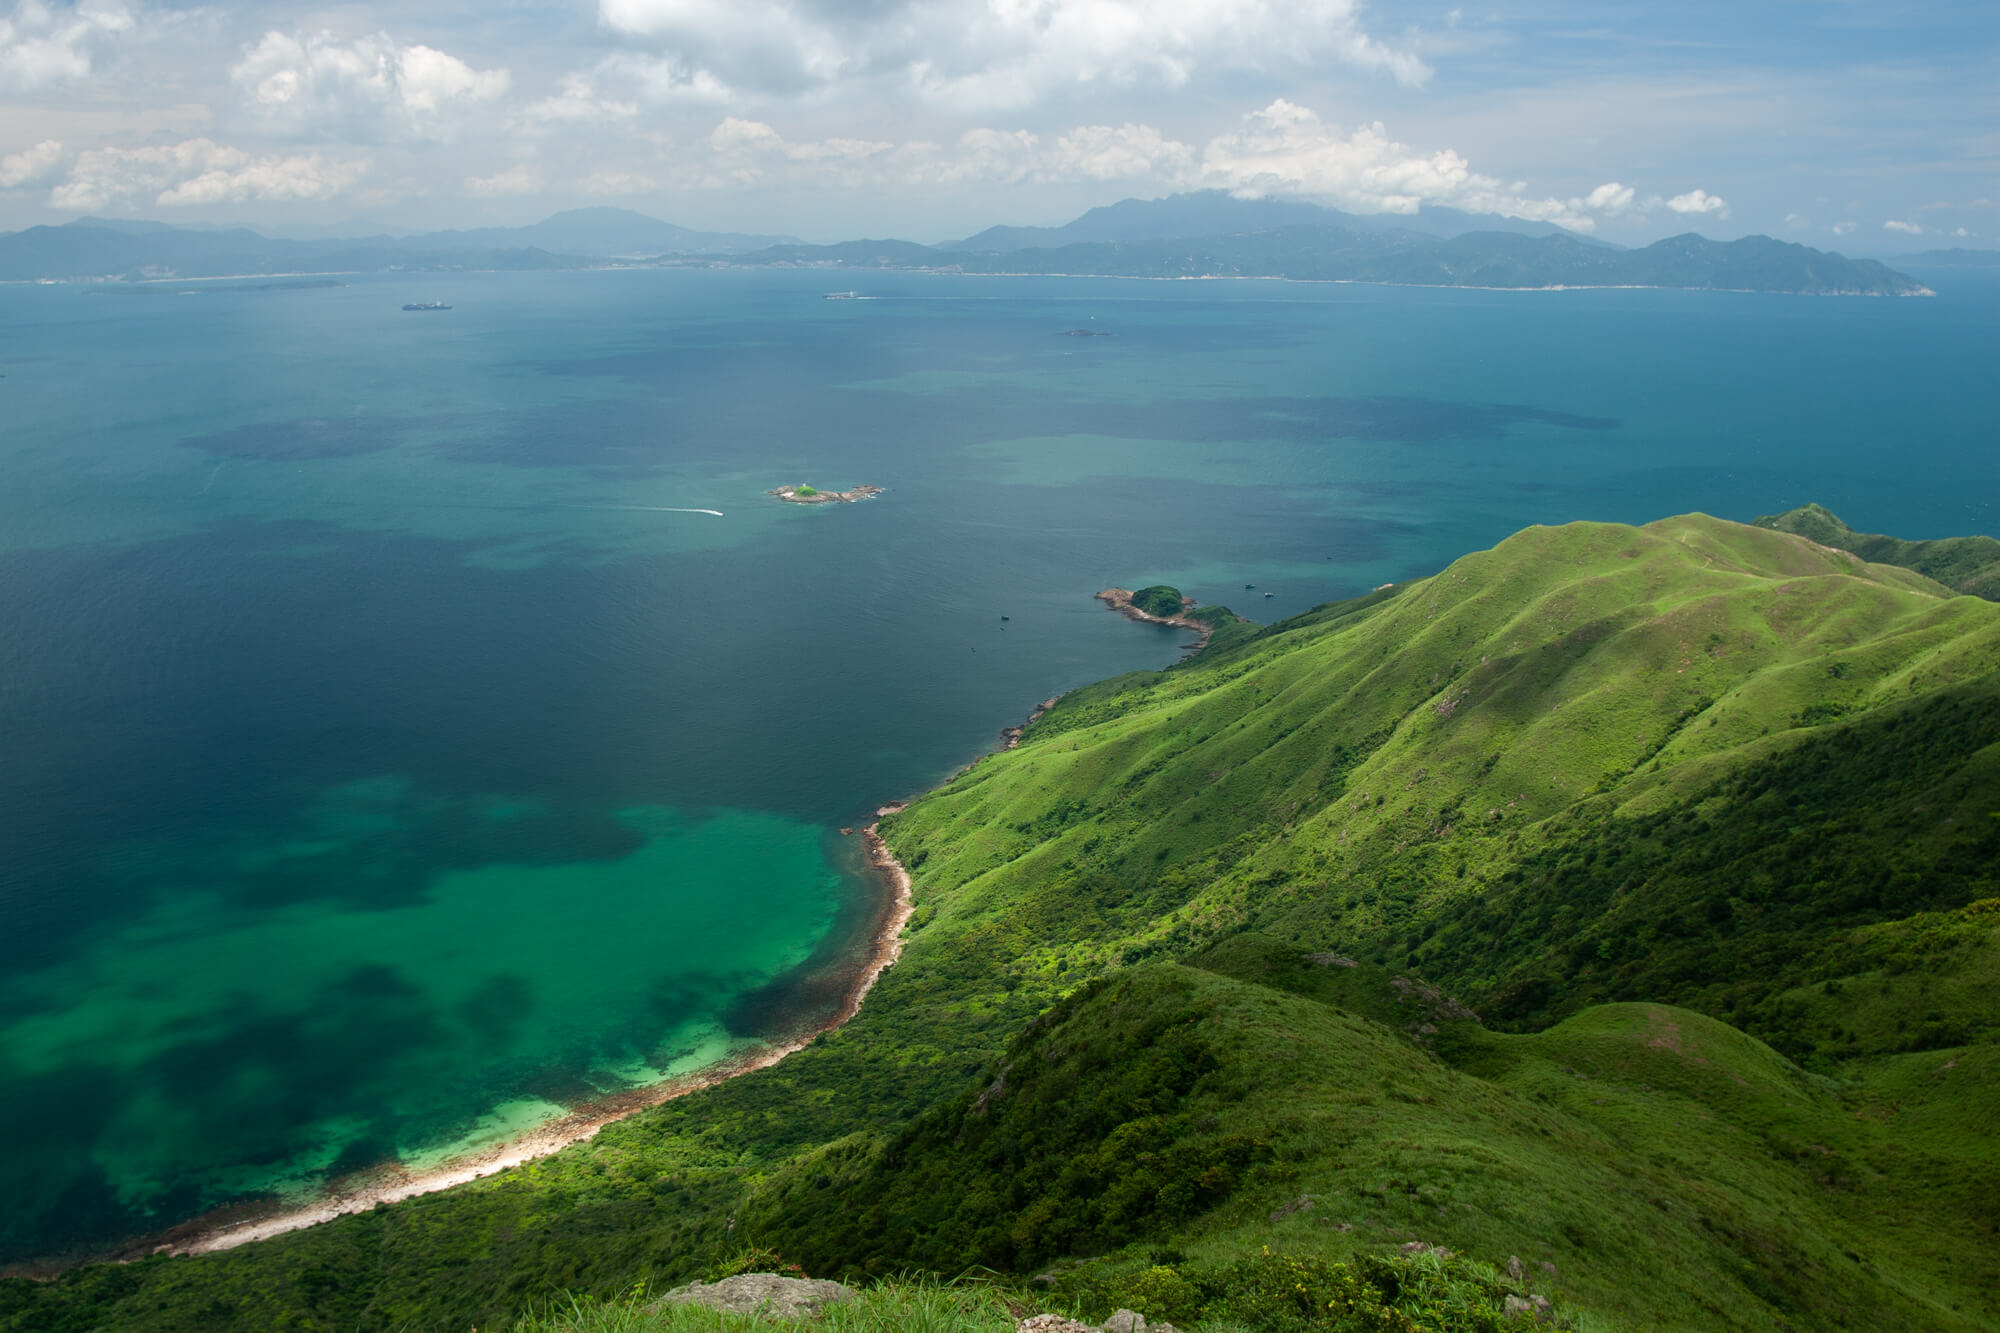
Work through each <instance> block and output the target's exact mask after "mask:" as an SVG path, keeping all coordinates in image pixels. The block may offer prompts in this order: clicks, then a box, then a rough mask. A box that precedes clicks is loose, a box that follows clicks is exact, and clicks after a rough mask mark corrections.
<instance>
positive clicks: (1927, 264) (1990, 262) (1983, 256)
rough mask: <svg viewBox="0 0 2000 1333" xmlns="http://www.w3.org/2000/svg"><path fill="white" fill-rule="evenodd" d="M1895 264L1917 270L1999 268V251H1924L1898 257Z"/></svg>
mask: <svg viewBox="0 0 2000 1333" xmlns="http://www.w3.org/2000/svg"><path fill="white" fill-rule="evenodd" d="M1896 262H1897V263H1899V264H1911V265H1915V266H1916V267H1918V268H2000V250H1958V249H1953V250H1925V251H1924V252H1923V253H1921V254H1914V255H1899V256H1897V258H1896Z"/></svg>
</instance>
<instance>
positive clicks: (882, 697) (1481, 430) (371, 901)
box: [0, 271, 2000, 1262]
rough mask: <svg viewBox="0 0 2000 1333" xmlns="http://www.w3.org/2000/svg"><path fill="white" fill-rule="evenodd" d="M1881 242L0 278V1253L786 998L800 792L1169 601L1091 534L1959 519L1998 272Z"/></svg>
mask: <svg viewBox="0 0 2000 1333" xmlns="http://www.w3.org/2000/svg"><path fill="white" fill-rule="evenodd" d="M1924 276H1926V277H1928V278H1929V279H1930V281H1931V282H1932V284H1933V285H1934V286H1936V287H1937V288H1938V289H1939V292H1940V295H1939V296H1938V297H1937V298H1936V299H1931V300H1923V299H1904V300H1865V299H1813V298H1791V297H1774V296H1749V295H1730V294H1721V293H1682V292H1653V291H1578V292H1560V293H1502V292H1478V291H1437V290H1422V289H1398V288H1388V287H1365V286H1319V285H1295V284H1284V283H1272V282H1177V283H1164V282H1138V281H1098V280H1068V279H1042V278H997V279H974V278H953V277H933V276H923V275H881V276H869V277H866V278H855V277H852V276H850V275H841V276H840V278H839V280H838V284H837V285H841V286H846V285H849V284H853V285H856V286H857V287H859V288H860V290H861V292H862V295H863V296H864V297H865V298H867V299H862V300H855V301H825V300H822V299H821V293H822V291H823V290H824V289H825V288H826V287H827V286H828V285H831V284H829V282H828V281H827V279H826V278H825V277H815V276H814V275H812V274H809V273H794V272H742V273H729V272H707V271H650V272H639V271H635V272H602V273H574V274H463V275H449V276H442V275H425V276H422V277H420V278H411V277H396V276H382V277H369V278H356V279H351V280H348V281H347V283H346V285H344V286H337V287H327V288H313V289H302V290H269V289H263V290H259V289H256V288H255V285H254V284H252V285H249V287H248V289H235V288H232V287H231V286H230V285H229V284H214V283H203V284H180V285H174V284H161V285H153V286H149V287H146V288H144V289H141V290H137V291H134V290H129V289H120V290H117V291H105V292H92V291H86V290H85V289H83V288H79V287H75V286H55V287H42V286H27V287H5V288H0V376H4V378H0V481H4V484H0V626H4V636H0V738H4V742H0V1198H4V1199H6V1200H7V1206H6V1208H5V1209H4V1210H0V1262H4V1261H7V1260H19V1259H22V1258H24V1257H28V1256H37V1255H50V1254H56V1253H64V1252H72V1253H73V1252H77V1251H81V1250H84V1249H88V1248H91V1247H101V1246H104V1245H107V1244H110V1243H112V1242H115V1241H118V1240H120V1239H122V1238H128V1237H131V1236H134V1235H139V1234H142V1233H148V1232H152V1231H155V1230H157V1229H159V1228H161V1227H164V1226H167V1225H170V1224H173V1223H176V1222H179V1221H182V1220H185V1219H187V1218H190V1217H192V1216H195V1215H197V1214H199V1213H201V1212H202V1211H204V1210H206V1209H209V1208H212V1207H215V1206H217V1205H220V1204H224V1203H228V1202H230V1201H232V1200H241V1199H245V1198H259V1197H264V1198H270V1197H277V1198H284V1199H291V1200H302V1199H305V1198H308V1197H310V1196H311V1195H312V1193H313V1192H314V1191H315V1190H317V1189H319V1188H320V1187H322V1186H323V1185H324V1184H325V1182H326V1181H328V1180H329V1179H331V1178H333V1177H335V1176H338V1175H340V1174H341V1173H344V1172H348V1171H352V1170H356V1169H360V1168H365V1167H370V1166H375V1165H379V1164H382V1163H384V1162H388V1161H392V1160H397V1161H401V1162H404V1163H406V1164H410V1165H414V1166H422V1165H424V1164H426V1163H432V1162H436V1161H439V1160H442V1159H444V1158H447V1157H449V1156H451V1155H452V1154H453V1153H455V1152H460V1151H464V1150H465V1149H467V1148H470V1147H474V1146H477V1145H479V1144H482V1143H491V1142H495V1141H498V1140H500V1139H503V1138H505V1137H507V1136H509V1135H511V1134H517V1133H519V1132H520V1131H521V1130H522V1129H524V1128H527V1127H530V1126H532V1125H533V1124H535V1123H537V1122H538V1121H540V1120H542V1119H545V1118H547V1117H549V1116H551V1115H553V1114H556V1113H557V1112H559V1111H560V1109H561V1108H563V1107H564V1106H567V1105H571V1104H574V1103H576V1102H578V1101H581V1100H586V1099H589V1098H592V1097H595V1096H599V1095H603V1094H607V1093H612V1092H616V1091H619V1090H621V1089H624V1088H629V1087H631V1086H634V1085H636V1084H640V1083H644V1082H648V1081H653V1080H657V1079H659V1078H661V1077H664V1076H667V1075H670V1074H673V1073H680V1072H686V1071H688V1070H690V1069H694V1068H698V1067H700V1066H702V1065H703V1064H706V1063H710V1062H713V1061H715V1060H717V1059H719V1058H722V1057H724V1056H727V1055H728V1054H730V1053H731V1052H734V1051H738V1050H741V1049H742V1048H744V1047H745V1046H746V1045H747V1044H750V1043H754V1042H756V1041H757V1040H758V1039H759V1038H761V1037H765V1036H768V1035H771V1034H774V1033H782V1032H785V1031H789V1030H791V1029H792V1028H794V1027H796V1026H797V1025H798V1024H799V1023H801V1022H804V1021H808V1020H810V1019H811V1018H812V1017H814V1012H813V1006H814V1004H816V1003H819V1002H821V1000H820V998H815V997H821V998H823V997H822V992H820V991H818V990H813V989H811V988H809V987H804V986H802V984H801V978H802V977H805V976H807V975H809V974H812V973H813V972H814V971H815V969H816V968H822V969H823V965H824V964H825V963H826V961H827V960H828V959H829V958H832V957H838V956H839V955H841V954H842V953H852V952H853V951H854V950H855V948H856V947H857V937H858V935H860V934H863V933H865V930H866V927H867V924H868V922H869V919H870V915H871V912H872V910H873V908H874V906H875V897H876V895H877V894H878V893H879V888H878V887H877V886H876V885H874V884H873V883H871V882H870V881H869V880H868V879H867V878H866V877H865V876H864V875H863V874H862V873H861V871H860V861H861V849H860V848H859V847H858V846H857V845H856V844H857V840H856V839H854V838H852V837H843V836H842V835H841V833H840V829H841V828H842V827H843V826H847V827H852V826H854V825H857V824H861V823H865V822H867V820H868V819H869V817H870V812H871V811H872V809H873V808H874V807H875V806H876V805H878V804H880V803H882V802H884V801H888V800H891V799H894V798H898V797H902V796H906V795H909V794H911V793H913V792H915V791H918V790H920V789H922V788H924V787H926V786H927V785H930V784H933V783H935V782H937V781H938V780H940V779H941V778H943V777H945V776H946V775H947V774H949V773H950V772H951V771H952V770H954V769H955V768H956V767H958V766H959V765H961V764H964V763H966V762H967V761H968V760H970V759H972V758H973V757H975V756H976V755H978V754H979V753H981V752H982V751H984V750H986V749H989V748H991V747H992V746H993V745H994V744H995V742H996V735H997V732H998V731H999V729H1000V728H1001V727H1003V726H1006V725H1008V724H1010V723H1013V722H1016V721H1018V720H1019V719H1020V718H1021V717H1022V716H1023V715H1024V714H1025V713H1027V711H1028V710H1029V709H1030V708H1031V707H1032V706H1033V705H1034V704H1035V703H1036V702H1037V701H1039V700H1041V699H1042V698H1044V697H1046V696H1048V695H1050V694H1052V693H1055V692H1056V691H1059V690H1062V689H1065V688H1068V687H1070V686H1074V685H1078V684H1081V683H1083V682H1086V681H1090V680H1093V679H1097V678H1100V677H1103V676H1107V675H1111V674H1114V673H1117V672H1122V671H1129V670H1135V669H1140V668H1153V667H1160V666H1164V665H1166V664H1168V663H1169V662H1172V661H1173V660H1174V659H1175V658H1176V657H1177V656H1178V655H1179V653H1180V651H1181V647H1182V645H1183V643H1184V640H1185V636H1184V635H1182V634H1180V633H1178V632H1175V631H1171V630H1166V629H1163V628H1159V627H1152V626H1144V625H1138V624H1134V623H1132V622H1129V621H1126V620H1123V619H1121V618H1119V617H1117V616H1115V615H1112V614H1110V613H1109V612H1107V611H1106V610H1105V609H1104V608H1103V606H1102V605H1101V604H1100V603H1098V602H1095V601H1093V600H1092V599H1091V594H1092V593H1093V592H1095V591H1096V590H1098V589H1100V588H1103V587H1107V586H1111V585H1114V584H1118V585H1123V586H1126V587H1140V586H1143V585H1145V584H1147V583H1152V582H1171V583H1175V584H1178V585H1180V586H1181V587H1182V588H1184V589H1186V590H1187V591H1189V592H1190V593H1193V594H1194V595H1196V596H1198V597H1200V598H1201V599H1202V600H1204V601H1211V602H1224V603H1227V604H1229V605H1232V606H1233V607H1235V608H1236V609H1237V610H1238V611H1239V612H1241V613H1243V614H1245V615H1248V616H1250V617H1251V618H1253V619H1258V620H1268V619H1276V618H1279V617H1282V616H1286V615H1290V614H1293V613H1295V612H1298V611H1302V610H1304V609H1306V608H1307V607H1310V606H1312V605H1314V604H1316V603H1319V602H1322V601H1325V600H1328V599H1332V598H1339V597H1346V596H1351V595H1354V594H1357V593H1360V592H1364V591H1366V590H1367V589H1369V588H1371V587H1373V586H1374V585H1376V584H1380V583H1384V582H1388V581H1392V580H1396V581H1400V580H1403V579H1407V578H1411V577H1414V576H1419V575H1423V574H1427V573H1430V572H1432V571H1435V570H1436V569H1438V568H1440V567H1442V566H1443V565H1445V564H1447V563H1448V562H1449V561H1451V560H1452V559H1453V558H1455V557H1456V556H1458V555H1459V554H1461V553H1463V552H1465V551H1468V550H1471V549H1475V548H1479V547H1483V546H1487V545H1491V544H1492V543H1494V542H1496V541H1498V540H1500V539H1501V538H1503V537H1505V536H1506V535H1507V534H1508V533H1509V532H1511V531H1513V530H1515V529H1517V528H1520V527H1522V526H1524V525H1527V524H1531V523H1562V522H1566V521H1569V520H1573V519H1586V518H1588V519H1608V520H1619V521H1627V522H1642V521H1645V520H1649V519H1653V518H1657V517H1661V516H1664V515H1668V514H1673V513H1677V512H1682V511H1687V510H1694V509H1699V510H1704V511H1707V512H1709V513H1713V514H1719V515H1722V516H1725V517H1729V518H1738V519H1748V518H1751V517H1754V516H1756V515H1758V514H1763V513H1770V512H1776V511H1779V510H1783V509H1786V508H1790V507H1792V506H1794V505H1797V504H1800V503H1803V502H1805V501H1808V500H1817V501H1819V502H1821V503H1823V504H1826V505H1828V506H1830V507H1831V508H1833V509H1834V510H1835V511H1836V512H1837V513H1839V514H1840V515H1842V516H1843V517H1844V518H1846V519H1848V520H1849V521H1850V522H1851V523H1853V524H1855V525H1856V526H1857V527H1860V528H1863V529H1865V530H1871V531H1888V532H1894V533H1898V534H1901V535H1905V536H1944V535H1951V534H1959V533H1967V532H1987V533H1992V532H1996V531H2000V450H1996V446H1997V445H2000V429H1996V422H2000V375H1996V374H1995V373H1994V367H1995V366H1996V365H2000V282H1996V281H1995V280H1994V279H1993V278H1992V277H1990V276H1984V277H1983V276H1981V275H1977V274H1951V273H1938V274H1927V275H1924ZM430 299H442V300H445V301H447V302H449V303H451V305H452V306H453V307H454V308H453V309H452V310H450V311H448V312H437V313H424V314H406V313H403V312H402V310H401V309H400V307H401V305H402V304H403V303H404V302H406V301H421V300H430ZM1074 329H1090V330H1094V331H1096V332H1098V333H1100V334H1106V335H1110V336H1102V337H1075V336H1063V335H1064V334H1065V331H1068V330H1074ZM784 482H810V483H812V484H814V485H816V486H819V487H821V488H828V487H847V486H851V485H854V484H858V483H873V484H878V485H881V486H884V487H886V488H887V490H886V492H885V493H884V494H883V495H882V496H881V497H879V498H878V499H875V500H872V501H868V502H864V503H860V504H854V505H828V506H822V507H815V508H804V507H795V506H788V505H783V504H780V503H777V502H776V501H774V500H772V499H770V498H769V497H768V496H767V495H766V494H765V492H766V491H768V490H769V489H770V488H771V487H774V486H776V485H778V484H780V483H784ZM703 509H713V510H719V511H721V515H720V517H717V516H715V515H711V514H706V513H699V512H686V511H688V510H703ZM1249 584H1255V585H1256V589H1255V590H1254V591H1253V590H1250V589H1248V588H1247V587H1246V585H1249Z"/></svg>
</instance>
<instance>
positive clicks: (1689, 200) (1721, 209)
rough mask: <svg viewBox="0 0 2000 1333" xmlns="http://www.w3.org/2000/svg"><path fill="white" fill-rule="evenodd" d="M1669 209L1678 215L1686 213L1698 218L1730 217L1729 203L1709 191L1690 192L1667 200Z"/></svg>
mask: <svg viewBox="0 0 2000 1333" xmlns="http://www.w3.org/2000/svg"><path fill="white" fill-rule="evenodd" d="M1667 207H1668V208H1671V209H1673V210H1674V212H1676V213H1686V214H1691V215H1693V216H1696V217H1700V216H1703V215H1705V214H1709V213H1713V214H1715V216H1717V217H1719V218H1726V217H1728V216H1729V201H1728V200H1727V199H1724V198H1723V197H1722V196H1721V195H1719V194H1710V193H1709V192H1708V191H1707V190H1689V191H1688V192H1687V193H1686V194H1677V195H1675V196H1674V197H1673V198H1671V199H1669V200H1667Z"/></svg>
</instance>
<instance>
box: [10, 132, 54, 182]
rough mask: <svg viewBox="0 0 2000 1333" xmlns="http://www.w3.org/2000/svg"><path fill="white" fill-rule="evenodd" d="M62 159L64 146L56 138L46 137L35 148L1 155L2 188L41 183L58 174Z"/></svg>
mask: <svg viewBox="0 0 2000 1333" xmlns="http://www.w3.org/2000/svg"><path fill="white" fill-rule="evenodd" d="M62 160H63V146H62V144H61V142H60V141H58V140H55V139H44V140H42V141H41V142H40V143H38V144H36V145H35V146H34V147H33V148H23V149H22V150H21V151H20V152H18V153H9V154H7V156H5V157H0V190H17V189H19V188H21V187H22V186H24V185H39V184H41V183H42V182H43V181H45V180H47V179H48V178H49V177H51V176H53V175H55V174H56V168H58V167H60V166H61V165H62Z"/></svg>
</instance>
